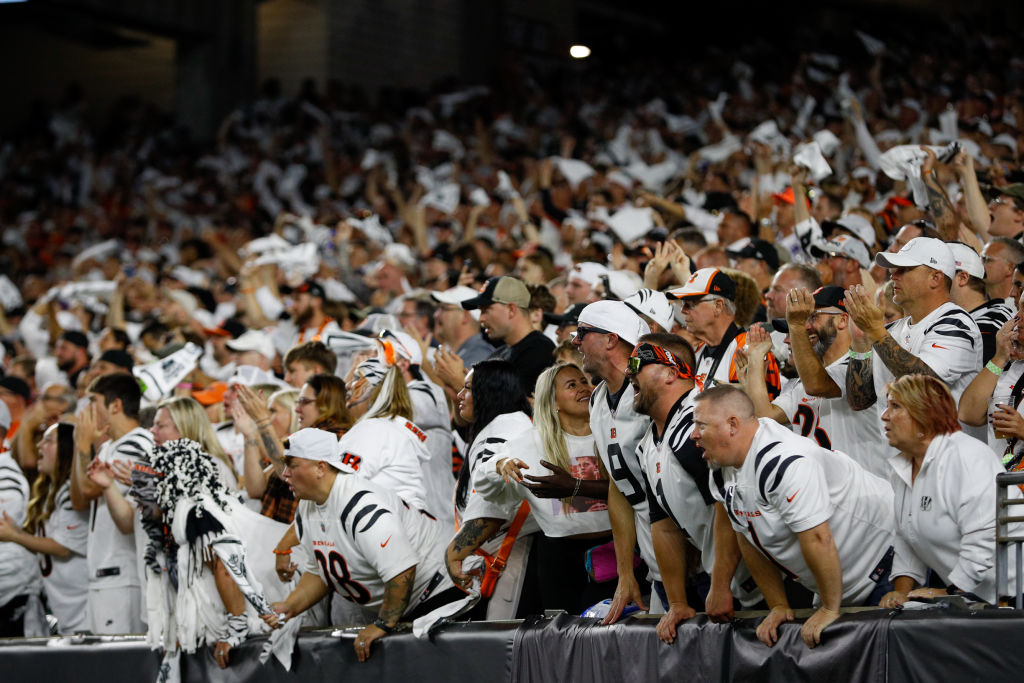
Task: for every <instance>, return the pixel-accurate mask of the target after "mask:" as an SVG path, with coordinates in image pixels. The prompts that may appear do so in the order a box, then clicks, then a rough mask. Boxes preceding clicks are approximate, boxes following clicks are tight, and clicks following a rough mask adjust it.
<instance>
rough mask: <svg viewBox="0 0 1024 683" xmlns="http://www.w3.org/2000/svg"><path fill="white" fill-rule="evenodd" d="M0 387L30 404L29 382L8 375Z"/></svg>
mask: <svg viewBox="0 0 1024 683" xmlns="http://www.w3.org/2000/svg"><path fill="white" fill-rule="evenodd" d="M79 334H81V332H79ZM0 387H3V388H4V389H6V390H7V391H9V392H11V393H12V394H15V395H17V396H21V397H22V398H23V399H25V403H28V399H29V397H30V396H31V395H32V390H31V389H29V387H28V382H26V381H25V380H23V379H22V378H20V377H14V376H13V375H8V376H6V377H4V378H3V379H0Z"/></svg>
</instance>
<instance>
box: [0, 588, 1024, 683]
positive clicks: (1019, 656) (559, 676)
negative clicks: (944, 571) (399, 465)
mask: <svg viewBox="0 0 1024 683" xmlns="http://www.w3.org/2000/svg"><path fill="white" fill-rule="evenodd" d="M807 614H808V613H807V612H803V613H800V612H798V620H797V622H794V623H791V624H785V625H784V626H783V627H782V629H781V635H780V639H779V642H778V643H777V644H776V645H775V647H773V648H768V647H765V646H764V645H762V644H761V643H760V642H758V641H757V639H756V637H755V635H754V630H755V627H756V625H757V622H758V620H759V617H755V616H745V615H741V616H740V618H738V619H737V620H736V621H734V622H733V623H732V624H728V625H723V624H713V623H711V622H710V621H708V619H707V618H706V617H704V616H703V615H700V616H697V617H695V618H694V619H691V620H690V621H689V622H687V623H685V624H682V625H681V626H680V627H679V629H678V637H677V639H676V642H675V643H673V644H672V645H666V644H664V643H662V642H661V641H660V640H658V638H657V635H656V634H655V629H654V627H655V625H656V623H657V621H656V620H655V619H654V618H651V617H638V618H627V619H626V620H624V621H623V622H622V623H620V624H617V625H614V626H611V627H602V626H599V625H598V624H597V622H596V621H595V620H589V619H578V618H574V617H569V616H566V615H564V614H560V615H557V616H553V617H533V618H530V619H527V620H526V621H523V622H480V623H471V624H452V625H449V626H447V627H445V628H444V629H443V630H442V632H441V633H439V634H437V635H436V636H435V637H434V638H433V639H432V640H418V639H416V638H414V637H413V636H412V635H411V634H409V633H402V634H395V635H392V636H388V637H387V638H384V639H382V640H381V641H378V642H377V644H375V645H374V648H373V656H372V657H371V658H370V659H369V661H367V662H366V663H364V664H359V663H358V662H357V661H356V658H355V653H354V652H353V650H352V641H353V640H354V638H355V634H356V633H357V632H358V629H346V630H341V631H333V632H332V631H312V632H307V633H303V634H302V636H301V637H300V639H299V646H298V651H297V652H296V655H295V657H294V659H293V667H292V671H290V672H287V671H285V670H284V669H283V668H282V667H281V666H280V665H279V664H278V663H276V662H273V661H272V662H269V663H268V664H267V665H265V666H264V665H261V664H260V663H259V662H258V660H257V657H258V655H259V652H260V649H261V648H262V645H263V642H264V638H257V639H253V640H250V641H248V642H246V643H244V644H243V645H242V646H241V647H239V648H237V649H236V650H234V651H232V653H231V666H230V667H229V668H228V669H227V670H225V671H221V670H220V669H218V668H217V665H216V664H215V663H214V661H213V658H212V657H211V656H210V654H209V652H208V651H204V652H200V653H197V654H195V655H189V656H186V657H185V658H184V661H183V663H182V680H183V681H196V682H198V681H259V682H264V681H266V682H277V681H282V682H284V681H340V680H344V681H346V682H347V681H356V682H361V681H366V682H367V683H392V682H393V683H434V682H437V683H442V682H445V683H446V682H448V681H453V680H463V681H488V682H495V683H500V682H502V681H508V682H509V683H526V682H527V681H529V682H530V683H549V682H550V683H555V682H559V683H561V682H563V681H574V680H579V681H587V682H588V683H599V682H601V681H608V682H609V683H618V682H620V681H623V680H645V681H665V682H666V683H667V682H668V681H679V680H690V681H748V680H755V679H756V680H761V681H815V682H825V683H838V682H839V681H843V682H846V681H866V682H871V683H886V682H888V683H909V682H911V681H940V680H946V681H967V680H984V681H986V683H990V682H992V681H1015V682H1016V681H1020V680H1021V679H1022V677H1024V674H1022V673H1021V672H1022V671H1024V649H1022V648H1021V647H1020V643H1022V642H1024V613H1022V612H1017V611H1013V610H984V611H977V612H975V611H971V610H969V609H966V608H963V607H958V606H956V605H948V606H943V607H942V608H939V609H934V610H928V611H914V612H911V611H908V612H905V613H898V612H890V611H886V610H864V611H857V612H851V613H844V614H843V616H842V617H841V619H840V620H839V621H838V622H836V623H835V624H833V625H832V626H831V627H829V629H828V631H826V634H825V636H826V637H825V639H824V642H823V643H822V645H821V646H819V647H818V648H815V649H814V650H809V649H807V648H806V647H805V646H804V644H803V642H802V641H801V640H800V623H799V622H800V617H805V616H806V615H807ZM158 663H159V660H158V657H157V655H156V654H155V653H153V652H151V651H150V650H148V649H147V648H146V645H145V642H144V641H143V639H142V638H139V637H125V638H95V637H87V638H77V639H57V638H54V639H34V640H6V641H5V640H0V680H2V681H3V682H4V683H21V682H23V681H24V682H26V683H56V682H57V681H64V680H75V681H78V682H79V683H92V681H93V680H95V682H96V683H110V682H111V681H143V682H144V681H153V680H155V678H156V669H157V665H158ZM638 676H639V678H638Z"/></svg>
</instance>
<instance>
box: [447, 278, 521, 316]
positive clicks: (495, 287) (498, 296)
mask: <svg viewBox="0 0 1024 683" xmlns="http://www.w3.org/2000/svg"><path fill="white" fill-rule="evenodd" d="M461 303H462V307H463V308H465V309H466V310H467V311H472V310H473V309H474V308H486V307H487V306H490V305H491V304H494V303H498V304H515V305H516V306H518V307H519V308H521V309H523V310H524V311H525V310H526V309H528V308H529V307H530V290H529V289H527V287H526V283H525V282H523V281H522V280H520V279H518V278H514V277H511V276H508V275H503V276H501V277H492V278H491V279H490V280H488V281H487V283H486V284H485V285H484V286H483V287H481V288H480V293H479V294H478V295H477V296H475V297H473V298H472V299H466V300H464V301H462V302H461Z"/></svg>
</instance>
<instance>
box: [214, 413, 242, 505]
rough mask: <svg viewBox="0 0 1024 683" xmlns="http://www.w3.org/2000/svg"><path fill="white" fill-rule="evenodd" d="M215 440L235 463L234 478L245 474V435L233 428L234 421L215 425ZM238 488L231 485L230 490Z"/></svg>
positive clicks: (236, 478)
mask: <svg viewBox="0 0 1024 683" xmlns="http://www.w3.org/2000/svg"><path fill="white" fill-rule="evenodd" d="M216 434H217V441H219V442H220V446H221V448H223V449H224V452H225V453H227V455H228V458H230V459H231V462H232V463H234V465H235V480H236V481H237V480H238V478H239V477H241V476H243V475H244V474H245V436H244V435H243V434H242V432H240V431H238V430H237V429H235V423H234V422H224V423H221V424H219V425H217V427H216ZM236 488H238V486H237V485H236V486H232V487H231V490H234V489H236Z"/></svg>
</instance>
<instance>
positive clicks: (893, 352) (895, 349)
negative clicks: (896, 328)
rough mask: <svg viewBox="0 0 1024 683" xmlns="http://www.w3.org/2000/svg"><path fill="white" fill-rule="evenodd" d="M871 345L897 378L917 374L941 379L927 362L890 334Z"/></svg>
mask: <svg viewBox="0 0 1024 683" xmlns="http://www.w3.org/2000/svg"><path fill="white" fill-rule="evenodd" d="M871 346H872V348H874V350H875V353H877V354H878V357H879V358H881V359H882V362H883V363H885V367H887V368H889V372H891V373H892V374H893V375H894V376H895V377H896V379H899V378H900V377H903V376H904V375H916V374H920V375H928V376H929V377H934V378H935V379H941V378H940V377H939V376H938V375H937V374H935V371H934V370H932V369H931V367H930V366H929V365H928V364H927V363H925V362H924V361H923V360H921V359H920V358H918V357H917V356H915V355H914V354H912V353H910V352H909V351H907V350H906V349H904V348H903V347H902V346H900V345H899V344H897V343H896V340H895V339H893V338H892V337H891V336H890V335H888V334H887V335H885V336H884V337H882V338H881V339H879V340H878V341H876V342H875V343H874V344H872V345H871Z"/></svg>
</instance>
